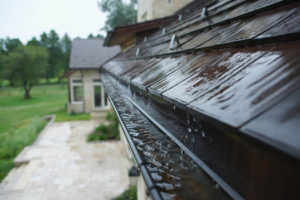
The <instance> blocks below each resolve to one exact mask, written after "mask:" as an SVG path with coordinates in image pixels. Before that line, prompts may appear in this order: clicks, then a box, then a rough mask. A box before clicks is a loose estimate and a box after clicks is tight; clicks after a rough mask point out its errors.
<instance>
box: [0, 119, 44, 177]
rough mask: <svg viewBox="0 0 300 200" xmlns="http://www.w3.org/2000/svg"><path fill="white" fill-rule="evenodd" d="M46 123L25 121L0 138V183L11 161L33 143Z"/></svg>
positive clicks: (34, 120)
mask: <svg viewBox="0 0 300 200" xmlns="http://www.w3.org/2000/svg"><path fill="white" fill-rule="evenodd" d="M46 123H47V122H46V121H45V120H42V119H41V118H38V117H35V118H32V119H30V120H25V121H24V122H23V124H22V125H20V126H19V127H18V128H17V129H15V131H12V132H11V133H10V134H8V135H1V136H0V181H1V180H2V179H3V178H4V177H5V176H6V175H7V174H8V172H9V171H10V169H11V168H12V167H13V159H14V158H15V157H16V156H17V155H18V153H20V152H21V151H22V149H23V148H24V147H25V146H27V145H31V144H32V143H33V141H34V140H35V138H36V136H37V135H38V134H39V132H40V131H41V130H42V129H43V127H44V126H45V125H46Z"/></svg>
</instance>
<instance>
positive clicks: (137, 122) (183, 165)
mask: <svg viewBox="0 0 300 200" xmlns="http://www.w3.org/2000/svg"><path fill="white" fill-rule="evenodd" d="M102 80H103V83H104V85H105V88H106V90H107V91H108V93H109V95H110V96H111V98H112V99H113V101H114V103H115V105H116V107H117V110H118V112H119V114H120V116H121V118H122V120H123V122H124V123H125V125H126V127H127V130H128V132H129V134H130V136H131V138H132V140H133V142H134V144H135V145H136V148H137V150H138V152H139V154H140V155H141V157H142V158H143V162H144V163H145V165H146V167H147V170H148V172H149V173H150V176H151V178H152V180H153V182H154V184H155V185H156V188H157V190H158V191H159V193H160V195H161V197H162V198H163V199H228V196H227V195H226V194H225V193H224V192H223V191H222V190H220V189H219V187H215V186H216V183H215V182H214V181H213V180H212V179H211V178H209V177H208V176H207V175H206V174H205V173H204V172H203V171H202V170H201V169H200V168H199V167H198V166H197V165H196V164H195V163H194V162H193V161H192V160H191V159H190V158H189V157H188V156H187V155H186V154H184V153H183V151H182V150H181V149H180V148H179V147H178V146H177V145H176V144H175V143H174V142H172V141H171V140H170V139H169V138H168V137H167V136H166V135H165V134H164V133H162V132H161V131H160V130H159V129H157V128H156V127H155V126H154V125H153V124H152V123H151V122H150V121H149V120H148V119H147V118H146V117H145V116H144V115H142V114H141V113H140V112H139V111H138V110H137V109H136V108H135V107H134V106H133V105H132V104H131V103H130V102H129V101H126V100H124V98H126V96H127V92H126V90H127V89H126V88H125V87H124V86H122V85H120V84H119V83H118V82H116V80H114V79H113V78H112V77H111V76H109V75H105V76H102ZM127 91H128V90H127Z"/></svg>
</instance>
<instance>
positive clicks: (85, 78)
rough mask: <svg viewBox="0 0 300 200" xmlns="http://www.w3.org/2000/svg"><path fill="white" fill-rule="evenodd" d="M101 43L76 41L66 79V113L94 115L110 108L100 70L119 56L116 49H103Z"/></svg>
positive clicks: (85, 40) (87, 40)
mask: <svg viewBox="0 0 300 200" xmlns="http://www.w3.org/2000/svg"><path fill="white" fill-rule="evenodd" d="M102 44H103V39H99V38H96V39H94V38H93V39H75V40H74V41H73V43H72V50H71V56H70V65H69V72H68V73H67V74H66V76H67V77H68V91H69V101H68V112H74V113H80V112H93V111H96V112H97V111H103V110H108V109H109V108H110V104H109V101H108V99H107V97H106V93H105V92H104V89H103V86H102V83H101V80H100V76H99V67H100V66H101V65H102V64H104V63H105V62H107V61H108V60H109V59H111V58H113V57H114V56H115V55H117V54H118V53H119V47H110V48H108V47H103V45H102Z"/></svg>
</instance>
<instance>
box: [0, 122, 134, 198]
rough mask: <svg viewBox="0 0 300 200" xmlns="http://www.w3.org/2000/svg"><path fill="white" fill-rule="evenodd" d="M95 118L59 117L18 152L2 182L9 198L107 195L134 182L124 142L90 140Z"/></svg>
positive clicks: (2, 193) (0, 194)
mask: <svg viewBox="0 0 300 200" xmlns="http://www.w3.org/2000/svg"><path fill="white" fill-rule="evenodd" d="M96 125H97V124H96V123H95V122H94V121H81V122H79V121H78V122H64V123H53V124H52V125H50V126H48V127H47V128H46V129H44V131H43V132H42V133H41V135H40V136H39V138H38V139H37V141H36V142H35V144H33V145H32V146H30V147H27V148H25V149H24V150H23V151H22V152H21V153H20V155H19V156H18V157H17V158H16V160H15V164H16V165H19V166H18V167H15V168H14V169H13V170H11V172H10V173H9V175H8V176H7V177H6V178H5V179H4V180H3V182H2V184H1V185H0V199H5V200H6V199H7V200H19V199H21V200H36V199H37V200H52V199H53V200H77V199H80V200H92V199H97V200H99V199H100V200H102V199H103V200H106V199H111V198H113V197H116V196H118V195H119V194H121V193H122V192H123V191H124V190H125V189H127V188H128V185H129V179H128V175H127V172H128V169H129V167H130V162H129V160H128V159H127V158H126V156H125V150H124V149H123V148H124V147H123V146H122V144H121V142H100V143H86V142H85V141H86V136H87V134H88V133H90V132H91V131H92V130H93V129H94V127H95V126H96Z"/></svg>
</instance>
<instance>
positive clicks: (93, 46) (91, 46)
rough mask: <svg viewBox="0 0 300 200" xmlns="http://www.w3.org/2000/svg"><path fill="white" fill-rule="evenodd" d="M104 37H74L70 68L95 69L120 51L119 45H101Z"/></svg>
mask: <svg viewBox="0 0 300 200" xmlns="http://www.w3.org/2000/svg"><path fill="white" fill-rule="evenodd" d="M103 42H104V39H101V38H92V39H75V40H73V43H72V50H71V56H70V66H69V67H70V69H97V68H99V67H100V66H101V65H102V64H104V63H105V62H107V61H108V60H109V59H111V58H113V57H114V56H116V55H117V54H118V53H119V52H120V48H119V47H103Z"/></svg>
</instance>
